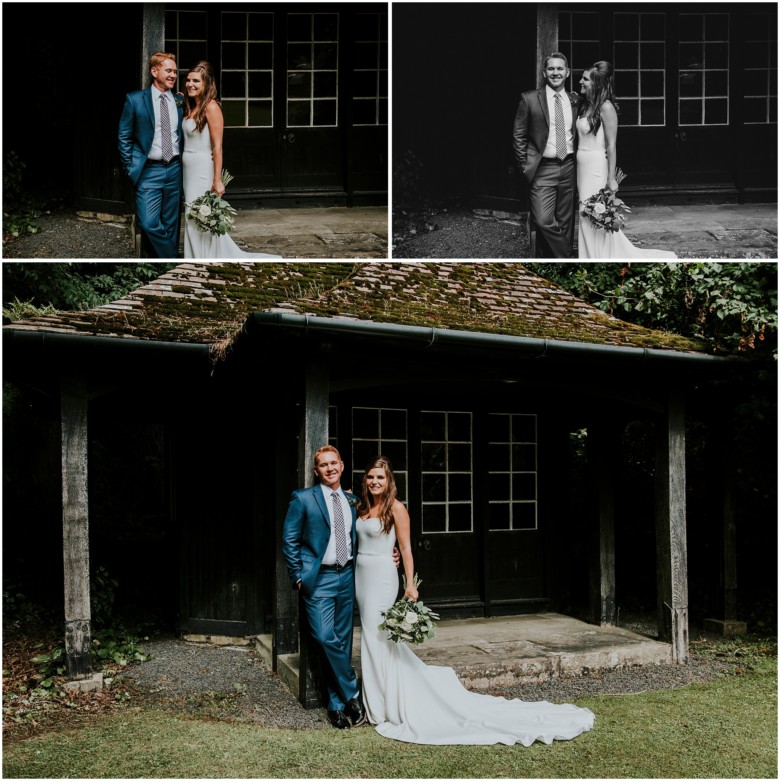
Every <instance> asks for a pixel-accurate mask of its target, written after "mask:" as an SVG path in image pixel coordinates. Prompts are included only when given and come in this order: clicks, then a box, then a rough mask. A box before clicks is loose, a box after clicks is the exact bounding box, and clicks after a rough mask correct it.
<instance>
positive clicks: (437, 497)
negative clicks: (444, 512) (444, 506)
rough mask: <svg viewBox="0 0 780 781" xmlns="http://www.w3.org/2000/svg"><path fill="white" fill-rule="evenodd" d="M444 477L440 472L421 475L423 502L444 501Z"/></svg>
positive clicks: (445, 495) (445, 493) (445, 492)
mask: <svg viewBox="0 0 780 781" xmlns="http://www.w3.org/2000/svg"><path fill="white" fill-rule="evenodd" d="M446 485H447V484H446V482H445V477H444V475H442V474H426V473H424V474H423V476H422V498H423V502H444V501H446V499H447V491H446Z"/></svg>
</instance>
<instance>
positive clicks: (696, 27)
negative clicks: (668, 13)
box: [679, 14, 704, 41]
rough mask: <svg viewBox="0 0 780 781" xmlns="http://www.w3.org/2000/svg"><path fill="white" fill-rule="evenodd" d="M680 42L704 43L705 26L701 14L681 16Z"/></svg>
mask: <svg viewBox="0 0 780 781" xmlns="http://www.w3.org/2000/svg"><path fill="white" fill-rule="evenodd" d="M679 24H680V40H681V41H703V40H704V24H703V18H702V15H701V14H680V21H679Z"/></svg>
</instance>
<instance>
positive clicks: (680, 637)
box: [655, 391, 688, 664]
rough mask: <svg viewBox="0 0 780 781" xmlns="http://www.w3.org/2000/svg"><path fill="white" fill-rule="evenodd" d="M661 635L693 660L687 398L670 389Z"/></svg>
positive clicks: (662, 461)
mask: <svg viewBox="0 0 780 781" xmlns="http://www.w3.org/2000/svg"><path fill="white" fill-rule="evenodd" d="M655 479H656V509H655V512H656V556H657V559H656V565H657V572H658V580H657V583H658V634H659V637H660V639H662V640H667V641H669V642H671V644H672V660H673V661H674V662H676V663H677V664H684V663H685V662H687V661H688V552H687V542H686V521H685V512H686V504H685V483H686V475H685V401H684V398H683V394H682V392H681V391H671V392H670V393H669V397H668V399H667V410H666V415H665V416H664V417H663V419H661V421H660V422H659V425H658V434H657V440H656V478H655Z"/></svg>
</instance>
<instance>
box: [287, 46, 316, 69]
mask: <svg viewBox="0 0 780 781" xmlns="http://www.w3.org/2000/svg"><path fill="white" fill-rule="evenodd" d="M311 60H312V58H311V44H308V43H291V44H289V45H288V46H287V68H288V69H289V70H304V71H305V70H311Z"/></svg>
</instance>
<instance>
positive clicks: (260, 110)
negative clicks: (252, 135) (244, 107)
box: [249, 100, 274, 127]
mask: <svg viewBox="0 0 780 781" xmlns="http://www.w3.org/2000/svg"><path fill="white" fill-rule="evenodd" d="M273 116H274V115H273V107H272V105H271V101H270V100H250V101H249V125H250V126H251V127H273V124H274V119H273Z"/></svg>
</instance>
